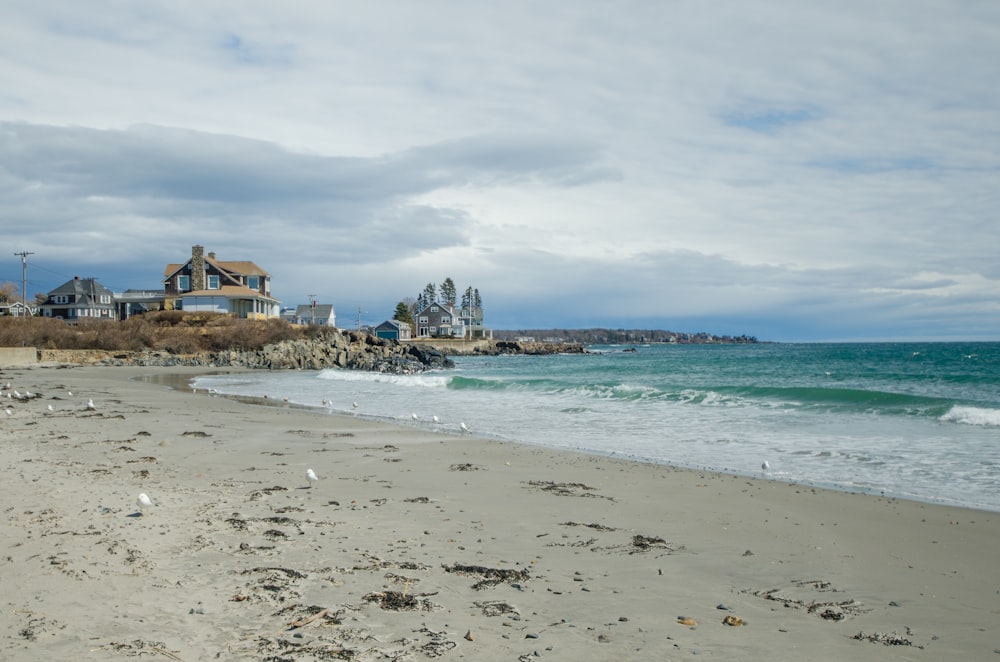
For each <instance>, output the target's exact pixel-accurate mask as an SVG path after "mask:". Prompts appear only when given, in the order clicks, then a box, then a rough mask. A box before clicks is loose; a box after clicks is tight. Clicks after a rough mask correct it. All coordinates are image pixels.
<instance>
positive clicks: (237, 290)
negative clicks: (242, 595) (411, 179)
mask: <svg viewBox="0 0 1000 662" xmlns="http://www.w3.org/2000/svg"><path fill="white" fill-rule="evenodd" d="M163 292H164V298H165V300H166V307H167V308H175V309H180V310H184V311H202V312H213V313H227V314H230V315H234V316H235V317H242V318H249V319H268V318H271V317H278V316H279V315H280V303H281V302H279V301H278V300H277V299H274V298H272V297H271V275H270V274H269V273H267V272H266V271H264V270H263V269H261V268H260V267H258V266H257V265H256V264H254V263H253V262H249V261H238V262H228V261H222V260H218V259H216V257H215V253H208V254H207V255H206V254H205V249H204V247H203V246H192V247H191V259H189V260H188V261H187V262H184V263H182V264H168V265H167V266H166V268H165V269H164V271H163Z"/></svg>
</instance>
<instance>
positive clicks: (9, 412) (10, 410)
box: [4, 407, 14, 416]
mask: <svg viewBox="0 0 1000 662" xmlns="http://www.w3.org/2000/svg"><path fill="white" fill-rule="evenodd" d="M4 411H6V412H7V415H8V416H13V415H14V410H13V409H11V408H10V407H7V409H5V410H4Z"/></svg>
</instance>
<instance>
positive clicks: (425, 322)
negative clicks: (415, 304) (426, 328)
mask: <svg viewBox="0 0 1000 662" xmlns="http://www.w3.org/2000/svg"><path fill="white" fill-rule="evenodd" d="M419 322H420V323H421V324H427V323H428V322H430V320H429V319H427V316H426V315H424V316H423V317H421V318H420V320H419Z"/></svg>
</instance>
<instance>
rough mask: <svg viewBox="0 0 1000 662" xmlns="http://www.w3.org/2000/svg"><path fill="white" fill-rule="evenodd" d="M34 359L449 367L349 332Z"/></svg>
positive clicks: (395, 369)
mask: <svg viewBox="0 0 1000 662" xmlns="http://www.w3.org/2000/svg"><path fill="white" fill-rule="evenodd" d="M38 358H39V361H41V362H48V363H83V364H91V365H94V364H98V365H148V366H179V365H184V366H205V367H226V366H232V367H240V368H259V369H268V370H322V369H324V368H344V369H349V370H367V371H373V372H388V373H395V374H407V373H416V372H422V371H425V370H430V369H434V368H450V367H452V366H453V365H454V363H453V362H452V361H451V360H450V359H448V358H447V357H446V356H445V355H444V354H443V353H441V352H440V351H438V350H437V349H435V348H433V347H419V346H410V345H405V344H400V343H398V342H396V341H395V340H386V339H383V338H376V337H375V336H370V335H366V334H362V333H355V332H344V333H332V334H325V335H321V336H319V337H316V338H313V339H309V340H288V341H284V342H280V343H276V344H273V345H266V346H265V347H262V348H260V349H250V350H238V349H227V350H223V351H219V352H203V353H198V354H171V353H170V352H166V351H154V350H146V351H138V352H106V351H100V350H40V351H39V357H38Z"/></svg>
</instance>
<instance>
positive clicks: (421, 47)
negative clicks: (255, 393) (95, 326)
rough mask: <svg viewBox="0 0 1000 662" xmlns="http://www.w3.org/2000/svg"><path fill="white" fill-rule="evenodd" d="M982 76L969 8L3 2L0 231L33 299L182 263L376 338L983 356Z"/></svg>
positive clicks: (987, 116) (996, 111)
mask: <svg viewBox="0 0 1000 662" xmlns="http://www.w3.org/2000/svg"><path fill="white" fill-rule="evenodd" d="M995 62H1000V5H996V4H995V3H989V2H970V3H963V4H961V5H955V4H954V3H945V2H937V1H930V0H928V1H924V2H911V1H907V2H904V1H903V0H896V1H890V2H883V3H877V4H872V3H867V2H860V1H856V2H844V3H838V4H836V5H816V4H803V3H797V4H796V3H787V2H780V1H778V0H774V1H771V2H768V1H763V2H757V3H754V4H753V6H752V7H751V6H749V5H746V4H745V3H739V2H720V3H709V4H706V3H692V2H672V3H667V2H654V1H651V0H650V1H636V2H626V3H619V4H616V5H607V4H605V3H600V2H596V1H593V2H592V1H588V0H584V1H582V2H577V3H573V4H572V6H569V5H556V4H546V3H541V4H539V3H529V2H509V3H501V4H496V5H482V4H469V3H460V2H453V1H452V2H448V1H445V0H439V1H431V2H426V3H419V4H414V3H406V2H399V1H381V2H378V1H377V2H373V3H366V4H363V5H357V4H354V5H351V4H348V3H340V2H333V3H310V2H305V1H304V0H293V1H292V2H288V3H284V4H282V5H281V6H280V7H279V6H278V5H274V4H273V3H270V2H263V1H244V2H222V3H211V4H210V5H205V4H204V3H195V2H190V1H178V2H171V3H167V2H148V3H141V4H138V5H121V4H120V3H112V2H106V3H102V2H98V3H96V4H95V3H84V4H81V3H73V2H57V1H48V2H43V3H38V2H27V1H26V0H15V1H14V2H11V3H8V6H7V7H6V11H5V20H4V22H3V23H2V24H0V76H2V78H3V80H5V81H6V84H5V89H4V90H2V91H0V217H2V218H5V219H12V220H11V221H10V222H7V223H5V231H4V235H5V240H6V241H7V243H8V244H9V245H11V246H12V247H13V248H15V249H16V250H30V251H34V252H35V255H34V256H32V258H33V260H35V264H37V265H38V268H37V269H36V270H34V271H33V272H32V273H33V274H34V275H33V279H34V278H35V277H36V276H37V288H38V289H46V288H51V287H53V286H55V285H58V284H59V283H60V282H62V280H61V279H64V278H63V277H64V276H65V277H71V276H72V275H76V272H77V271H84V272H87V273H84V274H83V275H90V274H92V273H96V274H98V275H103V276H102V277H103V278H105V279H107V278H113V279H114V280H116V281H120V282H115V283H109V284H110V285H113V286H120V287H130V286H150V285H156V284H157V282H158V278H159V276H160V272H161V270H162V266H163V265H165V264H166V263H168V262H176V261H180V260H182V259H184V258H185V257H186V255H187V254H188V252H189V251H190V246H191V245H193V244H203V245H205V246H206V248H207V249H208V250H214V251H216V252H217V253H219V254H220V256H225V258H226V259H252V260H254V261H255V262H257V263H258V264H260V265H261V266H263V267H264V268H266V269H268V270H269V271H270V272H271V273H272V274H273V279H274V286H275V290H276V292H277V293H278V295H279V296H281V297H282V298H283V299H284V300H285V301H286V302H287V303H289V304H295V303H299V302H302V301H304V300H305V297H306V296H307V295H308V294H318V296H319V297H320V298H321V299H323V300H327V301H331V302H333V303H335V304H338V305H345V306H348V307H359V306H363V307H364V308H366V309H369V308H370V309H376V310H380V311H381V312H379V313H378V315H376V314H375V313H374V312H373V313H372V315H373V317H378V316H387V315H389V314H391V311H392V308H393V307H394V305H395V302H396V301H397V300H399V299H400V298H402V297H404V296H414V295H415V294H416V293H417V292H418V291H419V290H420V289H421V288H422V286H423V284H424V283H426V282H428V281H440V280H443V279H444V278H445V277H447V276H450V277H452V278H453V279H454V280H455V281H456V283H457V284H459V285H460V286H461V285H462V284H463V283H465V284H468V285H472V286H475V287H478V288H479V289H480V290H481V292H482V293H483V296H484V299H485V303H486V304H487V311H488V313H489V314H490V315H491V316H492V318H493V319H494V320H497V321H499V322H501V323H503V324H504V325H507V326H522V325H523V326H544V325H551V326H568V325H571V322H574V323H580V324H605V325H609V326H638V325H640V323H641V324H644V325H656V326H664V327H668V328H674V329H675V330H682V331H683V330H693V329H688V328H684V325H685V324H713V325H716V326H718V327H719V329H718V330H719V332H733V331H735V332H746V333H749V334H755V335H758V336H761V337H770V338H775V339H792V338H850V337H866V338H870V337H922V338H926V337H935V336H936V337H942V338H944V337H957V336H963V335H968V336H975V337H990V338H996V337H997V331H996V329H998V328H1000V323H998V322H1000V312H998V311H997V306H996V305H995V303H994V302H995V301H997V300H998V297H997V295H998V294H1000V273H998V271H1000V270H998V267H997V266H996V265H997V261H996V259H995V255H994V252H995V246H996V245H998V243H1000V242H998V239H1000V236H998V234H1000V230H998V228H997V226H996V223H995V219H994V217H995V210H996V208H997V206H998V205H997V203H998V194H997V192H996V187H995V180H996V176H997V172H998V169H1000V153H998V151H997V148H996V146H997V145H998V144H1000V92H998V91H997V90H996V89H994V88H993V87H991V86H989V85H986V84H984V81H986V80H989V75H988V74H989V73H990V72H991V71H995V69H996V67H997V65H996V64H994V63H995ZM151 265H152V266H151ZM19 267H20V264H19V261H18V260H14V259H13V258H12V259H11V260H10V264H9V265H8V267H0V280H8V279H9V280H15V279H17V278H19V275H20V274H19V271H20V268H19ZM15 272H16V273H15ZM133 281H135V282H133ZM522 320H523V324H522V323H521V322H522ZM546 320H548V321H547V322H546ZM374 321H378V320H377V319H376V320H374ZM741 327H743V328H741ZM702 330H707V331H716V329H713V328H703V329H702Z"/></svg>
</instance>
